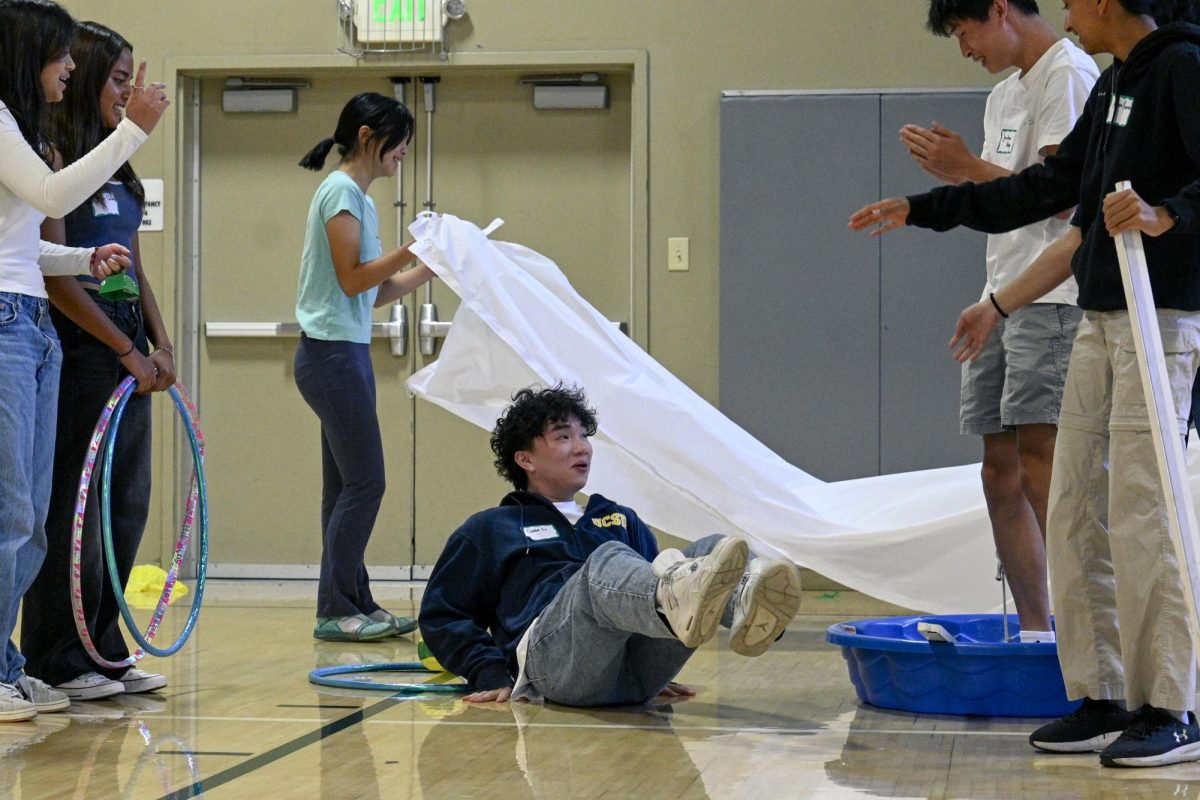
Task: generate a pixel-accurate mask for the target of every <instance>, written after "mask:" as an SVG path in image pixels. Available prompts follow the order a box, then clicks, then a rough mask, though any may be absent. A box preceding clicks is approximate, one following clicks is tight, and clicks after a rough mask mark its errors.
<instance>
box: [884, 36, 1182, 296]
mask: <svg viewBox="0 0 1200 800" xmlns="http://www.w3.org/2000/svg"><path fill="white" fill-rule="evenodd" d="M1121 180H1128V181H1130V182H1132V184H1133V189H1134V191H1136V192H1137V193H1138V194H1139V195H1140V196H1141V197H1142V199H1143V200H1145V201H1147V202H1148V203H1150V204H1151V205H1156V206H1157V205H1165V206H1166V207H1167V208H1168V209H1169V210H1170V211H1171V212H1172V213H1173V214H1175V215H1176V216H1178V218H1179V222H1178V223H1177V224H1176V225H1175V227H1173V228H1172V229H1171V230H1169V231H1168V232H1167V233H1165V234H1163V235H1161V236H1158V237H1151V236H1143V237H1142V241H1143V243H1144V245H1145V249H1146V261H1147V263H1148V264H1149V267H1150V287H1151V289H1152V290H1153V293H1154V300H1155V305H1157V306H1158V307H1159V308H1173V309H1178V310H1181V311H1197V310H1200V236H1197V235H1196V234H1198V233H1200V27H1197V26H1195V25H1189V24H1186V23H1174V24H1170V25H1164V26H1162V27H1161V28H1158V29H1157V30H1155V31H1152V32H1151V33H1150V34H1149V35H1147V36H1146V37H1145V38H1144V39H1142V40H1141V41H1140V42H1138V43H1137V45H1135V46H1134V48H1133V50H1131V51H1130V53H1129V56H1128V58H1127V59H1126V60H1125V61H1124V62H1120V61H1114V62H1113V65H1112V66H1111V67H1109V68H1108V69H1106V70H1105V71H1104V72H1103V73H1101V75H1100V79H1099V80H1098V81H1096V85H1095V87H1093V89H1092V93H1091V95H1090V96H1089V97H1088V100H1087V104H1086V105H1085V106H1084V109H1083V113H1082V114H1081V115H1080V117H1079V120H1078V121H1077V122H1076V123H1075V127H1074V129H1073V130H1072V131H1071V132H1070V133H1069V134H1067V137H1066V138H1065V139H1063V141H1062V143H1061V144H1060V145H1059V149H1058V152H1057V153H1056V154H1055V155H1053V156H1050V157H1049V158H1047V159H1046V161H1045V163H1043V164H1035V165H1033V166H1031V167H1028V168H1026V169H1024V170H1022V171H1021V172H1019V173H1017V174H1015V175H1011V176H1008V177H1005V178H998V179H996V180H994V181H989V182H987V183H979V184H975V183H963V184H960V185H958V186H942V187H938V188H937V189H934V190H933V191H931V192H928V193H926V194H920V195H913V196H911V197H909V198H908V201H909V203H910V205H911V209H910V212H909V215H908V224H910V225H915V226H918V227H922V228H932V229H933V230H939V231H944V230H949V229H950V228H953V227H955V226H956V225H965V226H967V227H969V228H974V229H975V230H980V231H985V232H987V233H999V232H1003V231H1010V230H1014V229H1016V228H1019V227H1021V226H1023V225H1028V224H1029V223H1031V222H1036V221H1038V220H1041V219H1045V218H1046V217H1049V216H1052V215H1054V214H1057V213H1059V212H1061V211H1063V210H1065V209H1068V208H1070V207H1071V206H1074V205H1078V208H1077V209H1076V211H1075V217H1074V219H1073V220H1072V223H1073V224H1075V225H1078V226H1079V228H1080V233H1081V234H1082V237H1083V242H1082V244H1081V245H1080V247H1079V249H1078V250H1077V251H1076V252H1075V256H1074V259H1073V260H1072V262H1071V269H1072V272H1073V273H1074V274H1075V280H1076V281H1078V283H1079V306H1080V308H1084V309H1087V310H1091V311H1117V310H1124V309H1125V308H1126V305H1125V291H1124V289H1123V287H1122V284H1121V272H1120V266H1119V264H1118V262H1117V250H1116V244H1115V242H1114V241H1113V238H1112V237H1111V236H1109V235H1108V232H1107V231H1106V230H1105V227H1104V209H1103V202H1104V196H1105V195H1106V194H1108V193H1109V192H1112V191H1114V190H1115V189H1116V183H1117V181H1121Z"/></svg>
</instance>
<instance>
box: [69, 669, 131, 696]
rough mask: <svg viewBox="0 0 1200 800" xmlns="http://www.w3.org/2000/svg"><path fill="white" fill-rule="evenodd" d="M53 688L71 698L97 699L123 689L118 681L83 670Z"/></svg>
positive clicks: (118, 692)
mask: <svg viewBox="0 0 1200 800" xmlns="http://www.w3.org/2000/svg"><path fill="white" fill-rule="evenodd" d="M54 688H55V689H58V690H59V691H60V692H62V693H63V694H65V695H66V696H67V697H69V698H71V699H72V700H99V699H101V698H103V697H112V696H113V695H114V694H120V693H121V692H123V691H125V687H124V686H122V685H121V682H120V681H114V680H113V679H111V678H106V677H104V676H103V675H101V674H100V673H99V672H85V673H83V674H82V675H80V676H79V677H78V678H75V679H73V680H69V681H64V682H63V683H59V684H56V685H55V687H54Z"/></svg>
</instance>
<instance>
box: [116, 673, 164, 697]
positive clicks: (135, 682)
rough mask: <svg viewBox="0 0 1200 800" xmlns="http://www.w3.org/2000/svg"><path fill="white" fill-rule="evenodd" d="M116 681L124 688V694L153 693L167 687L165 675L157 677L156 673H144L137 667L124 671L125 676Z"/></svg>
mask: <svg viewBox="0 0 1200 800" xmlns="http://www.w3.org/2000/svg"><path fill="white" fill-rule="evenodd" d="M117 680H119V681H120V682H121V686H122V687H124V689H125V694H141V693H142V692H153V691H154V690H155V689H161V688H163V687H164V686H166V685H167V676H166V675H159V674H158V673H157V672H145V671H144V670H140V669H138V668H137V667H130V668H129V669H127V670H125V674H123V675H122V676H121V677H120V678H118V679H117Z"/></svg>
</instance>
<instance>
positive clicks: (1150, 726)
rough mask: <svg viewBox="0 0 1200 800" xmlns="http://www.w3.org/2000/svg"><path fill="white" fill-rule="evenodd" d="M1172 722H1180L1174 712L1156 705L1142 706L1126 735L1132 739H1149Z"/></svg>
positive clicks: (1126, 730)
mask: <svg viewBox="0 0 1200 800" xmlns="http://www.w3.org/2000/svg"><path fill="white" fill-rule="evenodd" d="M1172 722H1179V720H1178V719H1176V717H1175V716H1174V715H1173V714H1171V713H1169V712H1167V711H1164V710H1162V709H1161V708H1155V707H1154V706H1142V707H1141V708H1140V709H1138V712H1137V716H1135V717H1134V718H1133V724H1132V725H1130V726H1129V727H1128V728H1126V729H1125V734H1124V735H1125V736H1127V737H1129V738H1130V739H1149V738H1150V737H1151V736H1153V735H1154V734H1156V733H1158V732H1159V731H1160V730H1162V729H1163V728H1165V727H1166V726H1168V725H1170V724H1171V723H1172ZM1181 724H1182V723H1181Z"/></svg>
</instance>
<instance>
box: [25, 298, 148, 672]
mask: <svg viewBox="0 0 1200 800" xmlns="http://www.w3.org/2000/svg"><path fill="white" fill-rule="evenodd" d="M93 299H94V300H95V301H96V305H97V306H99V308H100V310H101V311H103V312H104V313H105V314H107V315H108V316H109V318H110V319H112V321H113V323H114V324H115V325H116V326H117V328H119V329H120V330H121V332H122V333H124V334H125V335H126V336H128V337H129V338H130V340H132V341H133V343H134V346H135V347H137V348H138V350H140V351H141V352H142V353H145V352H147V350H148V349H149V348H148V347H147V344H146V334H145V331H144V330H143V325H142V312H141V307H140V306H139V305H138V303H137V301H120V302H115V303H114V302H112V301H110V300H105V299H104V298H101V297H99V296H93ZM51 317H52V319H53V320H54V325H55V327H56V328H57V329H58V335H59V338H60V339H61V341H62V352H63V362H62V379H61V383H62V386H63V391H62V392H61V393H60V394H59V398H58V435H57V438H56V439H55V443H54V481H53V488H52V489H51V492H50V511H49V514H48V516H47V519H46V540H47V545H48V551H47V553H46V561H45V563H44V564H42V569H41V571H40V572H39V573H38V576H37V579H36V580H35V581H34V582H33V586H31V587H30V588H29V591H28V592H27V593H26V594H25V604H24V606H23V607H22V612H21V651H22V652H23V653H24V654H25V658H26V659H27V662H28V663H27V664H26V671H27V672H29V674H30V675H33V676H35V677H37V678H41V679H42V680H44V681H46V682H47V683H49V684H51V685H55V684H59V683H65V682H66V681H70V680H74V679H75V678H78V677H79V676H80V675H83V674H84V673H87V672H99V673H101V674H102V675H105V676H107V677H109V678H117V677H119V676H120V674H121V673H123V672H124V671H125V670H124V669H108V668H104V667H100V666H98V665H97V664H95V663H94V662H93V661H92V660H91V658H89V657H88V654H87V651H85V650H84V649H83V645H82V644H81V643H80V641H79V634H78V632H77V631H76V629H75V615H74V612H73V611H72V609H71V594H70V592H71V588H70V587H71V584H70V569H71V531H72V526H73V523H74V518H75V500H76V495H77V494H78V491H79V472H80V469H81V468H82V465H83V461H84V458H85V456H86V455H87V449H88V445H89V443H90V442H91V439H92V431H93V430H94V429H95V427H96V420H97V419H98V418H99V417H100V412H101V411H102V410H103V409H104V406H105V405H106V404H107V403H108V399H109V397H111V396H112V393H113V390H114V389H116V388H117V384H119V383H120V382H121V380H122V379H124V378H125V376H126V375H127V374H128V373H127V372H126V371H125V368H124V367H122V366H121V360H120V359H119V358H117V355H116V353H114V352H113V351H112V350H111V349H109V347H108V346H107V345H105V344H104V343H103V342H101V341H99V340H98V339H96V338H95V337H93V336H92V335H91V334H90V333H88V332H87V331H85V330H83V328H80V327H79V326H78V325H76V324H75V323H74V322H71V320H69V319H67V317H66V316H64V315H63V314H61V313H59V312H58V311H57V310H53V311H51ZM150 459H151V449H150V397H149V396H148V395H132V396H131V397H130V398H129V402H128V403H127V404H126V405H125V411H124V413H123V414H122V416H121V426H120V428H119V429H118V430H117V438H116V441H115V443H114V444H113V474H112V477H111V480H110V482H109V488H110V499H111V507H110V510H111V521H112V536H113V550H114V555H115V558H116V562H117V574H118V576H119V577H120V580H121V586H120V587H119V590H123V589H124V587H125V583H126V582H127V580H128V579H129V572H130V570H131V569H133V562H134V560H135V558H136V557H137V550H138V545H139V544H140V543H141V541H142V533H143V532H144V531H145V529H146V517H147V515H148V514H149V510H150ZM99 473H100V469H99V458H98V459H97V468H96V469H95V470H94V471H93V473H92V486H91V490H90V491H89V493H88V504H87V515H86V516H85V517H84V528H83V552H82V554H81V557H80V567H81V569H80V576H81V581H80V583H81V588H82V590H83V597H82V600H83V608H84V611H85V612H86V613H87V615H88V630H89V632H90V633H91V636H92V641H93V642H94V643H95V645H96V649H98V650H99V651H100V654H101V655H103V656H104V657H105V658H107V659H108V660H109V661H120V660H122V659H125V658H128V657H129V650H128V648H127V647H126V645H125V637H124V636H123V635H122V633H121V615H120V610H119V609H118V608H117V603H116V600H115V599H114V596H113V595H114V592H113V586H112V583H111V582H110V581H109V577H108V569H107V567H106V564H105V560H104V545H103V543H102V540H101V538H100V482H99V480H98V479H97V475H99Z"/></svg>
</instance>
